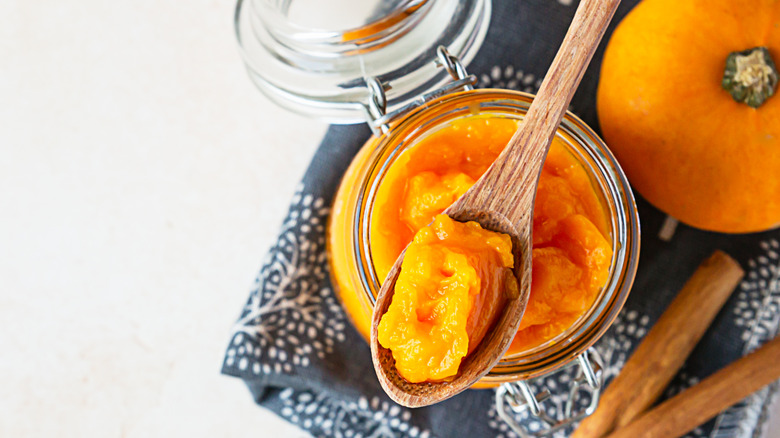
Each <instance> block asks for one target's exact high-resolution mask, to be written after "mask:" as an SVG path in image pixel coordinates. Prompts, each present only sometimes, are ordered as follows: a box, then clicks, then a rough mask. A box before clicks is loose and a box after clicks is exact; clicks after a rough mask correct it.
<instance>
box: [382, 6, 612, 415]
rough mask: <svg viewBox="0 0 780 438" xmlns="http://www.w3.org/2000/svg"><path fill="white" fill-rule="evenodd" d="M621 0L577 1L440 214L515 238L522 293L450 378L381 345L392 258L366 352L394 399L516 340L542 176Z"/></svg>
mask: <svg viewBox="0 0 780 438" xmlns="http://www.w3.org/2000/svg"><path fill="white" fill-rule="evenodd" d="M619 3H620V0H582V1H581V2H580V4H579V7H578V8H577V12H576V14H575V15H574V20H573V21H572V24H571V26H570V27H569V31H568V32H567V33H566V37H565V38H564V40H563V44H562V45H561V48H560V49H559V50H558V54H557V55H556V56H555V59H554V60H553V62H552V65H551V66H550V70H549V71H548V72H547V75H546V76H545V78H544V81H543V82H542V85H541V87H540V88H539V93H538V94H537V95H536V98H535V99H534V101H533V103H532V104H531V107H530V108H529V109H528V113H527V114H526V115H525V118H524V119H523V122H522V124H521V125H520V127H519V129H518V131H517V132H516V133H515V135H514V136H513V137H512V139H511V140H510V141H509V144H507V146H506V148H505V149H504V150H503V152H501V154H500V155H499V156H498V158H497V159H496V161H495V162H494V163H493V165H492V166H490V168H489V169H488V170H487V172H485V174H484V175H483V176H482V178H480V179H479V180H478V181H477V182H476V184H474V186H473V187H471V189H470V190H469V191H467V192H466V193H465V194H464V195H463V196H462V197H461V198H459V199H458V200H457V201H455V203H454V204H452V205H451V206H450V207H449V208H448V209H447V210H445V213H446V214H447V215H449V216H450V217H452V218H453V219H455V220H458V221H461V222H466V221H476V222H479V223H480V224H481V225H482V227H483V228H485V229H489V230H493V231H498V232H501V233H505V234H508V235H510V236H511V237H512V243H513V251H514V256H515V264H514V274H515V277H516V278H517V280H518V284H519V285H520V294H519V297H517V298H515V299H510V300H508V301H507V303H506V306H505V307H504V308H503V309H502V310H501V314H500V316H499V317H498V318H497V321H496V323H495V324H494V326H493V328H492V329H491V330H489V331H488V333H487V334H486V335H485V337H484V338H483V339H482V341H481V342H480V345H479V346H477V347H476V349H474V351H472V352H471V353H470V354H469V355H467V356H466V357H465V358H464V359H463V361H462V362H461V364H460V368H459V371H458V374H457V375H456V376H455V377H454V378H453V379H452V380H450V381H447V382H436V383H429V382H424V383H410V382H408V381H406V380H405V379H404V378H403V377H401V375H400V374H398V371H397V370H396V368H395V360H394V359H393V356H392V353H391V351H390V350H388V349H386V348H384V347H382V346H381V345H379V342H378V341H377V326H378V325H379V321H380V319H381V318H382V315H384V314H385V312H387V308H388V306H389V305H390V302H391V300H392V297H393V293H394V291H395V282H396V280H397V278H398V274H399V272H400V270H401V263H402V261H403V258H404V253H403V252H402V253H401V255H400V256H399V257H398V260H396V262H395V265H393V268H392V269H391V270H390V273H389V274H388V276H387V279H386V280H385V282H384V283H383V284H382V288H381V290H380V291H379V295H378V296H377V300H376V304H375V305H374V313H373V318H372V324H371V357H372V360H373V362H374V369H375V370H376V373H377V377H378V378H379V383H380V384H381V385H382V388H384V390H385V392H386V393H387V394H388V395H389V396H390V398H392V399H393V400H395V401H396V402H397V403H399V404H401V405H403V406H407V407H419V406H428V405H432V404H434V403H437V402H440V401H442V400H445V399H447V398H450V397H452V396H454V395H456V394H458V393H460V392H461V391H463V390H465V389H467V388H468V387H470V386H471V385H473V384H474V383H475V382H476V381H477V380H479V379H480V378H482V377H483V376H484V375H485V374H487V373H488V371H490V370H491V369H492V368H493V366H495V365H496V363H497V362H498V361H499V360H500V359H501V358H502V357H503V356H504V354H505V353H506V350H507V348H509V345H510V343H511V341H512V339H513V338H514V335H515V333H516V332H517V329H518V327H519V326H520V319H521V318H522V316H523V311H524V310H525V306H526V304H527V303H528V296H529V294H530V291H531V244H532V242H533V240H532V236H531V230H532V228H533V208H534V199H535V196H536V186H537V184H538V182H539V175H540V173H541V170H542V165H543V164H544V159H545V157H546V156H547V151H548V149H549V148H550V143H551V142H552V139H553V137H554V136H555V132H556V131H557V129H558V125H559V124H560V123H561V119H562V118H563V116H564V114H565V113H566V108H567V107H568V106H569V103H570V102H571V99H572V96H573V95H574V91H575V90H576V88H577V85H579V83H580V80H581V79H582V76H583V74H584V73H585V68H586V67H587V65H588V63H589V62H590V59H591V58H592V56H593V52H594V51H595V50H596V47H597V46H598V43H599V41H600V40H601V37H602V36H603V35H604V31H605V30H606V28H607V25H608V24H609V21H610V19H611V18H612V15H613V14H614V13H615V9H617V6H618V4H619Z"/></svg>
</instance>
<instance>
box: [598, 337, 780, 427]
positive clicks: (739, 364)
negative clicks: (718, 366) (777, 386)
mask: <svg viewBox="0 0 780 438" xmlns="http://www.w3.org/2000/svg"><path fill="white" fill-rule="evenodd" d="M778 378H780V338H777V339H774V340H772V341H770V342H768V343H767V344H765V345H764V346H763V347H761V348H759V349H758V350H756V351H755V352H753V353H751V354H749V355H747V356H745V357H743V358H741V359H739V360H737V361H736V362H734V363H732V364H731V365H729V366H727V367H726V368H723V369H722V370H720V371H718V372H717V373H715V374H713V375H712V376H710V377H708V378H706V379H704V380H702V381H701V382H700V383H699V384H698V385H695V386H693V387H691V388H688V389H687V390H685V391H683V392H682V393H680V394H678V395H677V396H675V397H672V398H670V399H669V400H667V401H665V402H663V403H661V404H660V405H658V406H657V407H656V408H654V409H653V410H651V411H650V412H647V413H646V414H644V415H642V416H641V417H639V418H637V419H636V420H634V421H633V422H632V423H631V424H629V425H628V426H626V427H623V428H620V429H618V430H617V431H615V432H614V433H612V434H611V435H609V436H608V438H635V437H639V436H641V437H643V438H672V437H678V436H682V435H683V434H685V433H686V432H688V431H690V430H692V429H694V428H695V427H696V426H698V425H700V424H702V423H704V422H705V421H707V420H709V419H710V418H712V417H714V416H715V415H717V414H718V412H720V411H722V410H724V409H726V408H727V407H729V406H731V405H733V404H734V403H736V402H738V401H740V400H742V399H743V398H745V397H747V396H748V395H750V394H752V393H753V392H755V391H758V390H759V389H761V388H762V387H764V386H766V385H768V384H770V383H772V382H773V381H775V380H777V379H778Z"/></svg>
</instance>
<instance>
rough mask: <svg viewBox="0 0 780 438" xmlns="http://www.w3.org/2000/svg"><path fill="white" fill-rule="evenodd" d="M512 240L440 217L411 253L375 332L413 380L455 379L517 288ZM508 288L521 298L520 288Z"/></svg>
mask: <svg viewBox="0 0 780 438" xmlns="http://www.w3.org/2000/svg"><path fill="white" fill-rule="evenodd" d="M513 264H514V258H513V255H512V240H511V238H510V237H509V236H507V235H506V234H501V233H496V232H493V231H488V230H485V229H483V228H482V227H481V226H480V225H479V224H478V223H476V222H466V223H461V222H457V221H454V220H452V219H450V218H449V217H448V216H447V215H444V214H440V215H438V216H436V218H435V219H434V221H433V223H432V224H431V225H427V226H424V227H422V228H421V229H420V230H419V231H418V232H417V234H415V236H414V240H412V243H410V244H409V246H408V247H407V248H406V255H405V256H404V260H403V264H402V265H401V273H400V275H399V276H398V279H397V280H396V283H395V293H394V294H393V299H392V302H391V303H390V306H389V307H388V309H387V312H386V313H385V314H384V315H382V319H381V321H380V322H379V327H378V332H377V333H378V340H379V343H380V344H381V345H382V346H383V347H385V348H387V349H390V350H391V351H392V352H393V358H394V359H395V366H396V369H397V370H398V372H399V373H400V374H401V376H403V378H404V379H406V380H408V381H410V382H412V383H418V382H425V381H440V380H444V379H446V378H448V377H452V376H454V375H455V374H457V373H458V367H459V366H460V362H461V360H462V359H463V358H464V357H465V356H466V355H467V354H468V353H470V352H471V351H472V350H474V348H475V347H476V346H477V345H478V344H479V342H480V341H481V340H482V338H483V337H484V335H485V333H486V332H487V330H488V329H489V328H490V327H491V326H492V325H493V322H494V319H495V317H496V316H497V315H498V312H497V311H496V310H497V309H499V308H500V306H501V305H502V304H503V302H504V296H503V294H504V289H505V288H506V286H505V285H506V283H507V281H512V282H515V281H516V280H515V278H514V274H512V271H511V268H512V267H513ZM509 289H510V290H514V291H515V292H517V290H518V289H517V285H516V283H515V284H514V288H513V289H512V288H511V286H510V288H509Z"/></svg>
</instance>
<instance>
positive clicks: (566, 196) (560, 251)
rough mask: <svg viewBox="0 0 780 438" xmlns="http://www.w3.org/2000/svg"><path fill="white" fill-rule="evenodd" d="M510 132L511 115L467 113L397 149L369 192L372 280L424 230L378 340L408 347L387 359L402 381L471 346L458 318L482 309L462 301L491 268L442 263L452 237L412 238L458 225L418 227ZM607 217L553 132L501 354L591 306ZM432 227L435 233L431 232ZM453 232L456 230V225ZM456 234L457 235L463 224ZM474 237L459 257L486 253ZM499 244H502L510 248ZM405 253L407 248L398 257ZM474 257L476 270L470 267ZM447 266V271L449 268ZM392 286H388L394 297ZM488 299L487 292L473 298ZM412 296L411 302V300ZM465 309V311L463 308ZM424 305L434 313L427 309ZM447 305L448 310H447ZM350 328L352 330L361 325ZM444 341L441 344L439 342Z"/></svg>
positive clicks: (605, 253)
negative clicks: (527, 280) (524, 281)
mask: <svg viewBox="0 0 780 438" xmlns="http://www.w3.org/2000/svg"><path fill="white" fill-rule="evenodd" d="M516 129H517V122H515V121H514V120H510V119H500V118H489V117H484V116H473V117H467V118H464V119H460V120H457V121H454V122H452V123H451V125H449V126H447V127H445V128H443V129H440V130H439V131H437V132H435V133H433V134H431V135H429V136H427V137H425V138H423V139H422V140H420V141H419V142H418V143H417V144H415V145H412V146H410V147H409V149H408V150H406V151H404V153H402V154H401V155H400V156H399V157H398V158H397V160H396V162H395V163H393V165H392V166H391V167H390V169H388V171H387V175H386V176H385V179H384V180H383V181H382V184H381V185H380V186H379V189H378V190H377V195H376V198H375V205H374V210H373V214H372V222H371V229H370V235H369V240H370V244H371V255H372V258H373V262H374V267H375V269H376V271H377V275H378V277H379V278H380V279H384V278H386V277H387V274H388V272H389V271H390V268H391V267H392V265H393V264H394V263H395V260H396V258H397V257H398V255H399V254H400V253H401V251H402V250H403V248H404V247H406V245H407V244H409V243H410V242H411V241H412V239H413V237H414V235H415V233H416V232H417V231H418V230H421V229H425V230H429V231H425V232H424V233H423V235H422V237H420V240H421V242H415V244H417V243H420V245H419V246H418V245H415V246H416V247H417V249H412V255H414V258H413V259H412V261H413V262H414V263H415V265H413V266H412V271H414V276H411V275H410V278H409V283H408V284H404V285H403V288H402V290H404V291H405V292H403V294H402V295H403V296H404V297H405V298H404V303H406V305H408V306H413V307H414V309H403V312H399V313H398V314H397V315H395V312H394V314H393V316H392V319H388V320H387V322H385V321H383V322H385V327H384V328H385V335H386V338H385V341H388V345H400V344H401V343H402V342H404V341H406V342H408V344H406V345H405V346H404V347H403V348H404V349H407V350H414V349H415V348H416V349H418V350H417V351H416V352H414V353H413V354H412V355H411V356H410V357H409V358H407V359H404V360H402V361H399V358H398V357H397V356H396V361H397V364H399V363H400V362H408V365H409V366H410V370H408V371H407V372H406V373H407V374H408V376H407V374H403V373H404V372H402V375H404V376H405V377H407V379H408V380H410V381H417V380H413V379H422V380H426V379H430V380H435V379H441V378H444V377H446V376H447V375H453V374H454V372H453V369H454V370H455V372H457V366H458V364H459V363H460V359H461V358H462V357H464V355H465V354H466V353H467V351H468V349H469V348H473V347H474V346H476V345H477V344H478V341H479V337H477V338H474V340H475V341H476V342H471V343H469V342H468V338H467V337H464V331H463V327H464V320H465V319H466V318H467V316H468V315H469V314H470V312H471V311H472V310H473V313H474V315H480V314H482V316H485V314H483V313H482V312H483V311H484V309H481V308H480V306H475V305H474V304H471V306H469V305H468V303H470V302H471V300H474V299H475V298H474V297H473V296H474V295H476V296H477V297H478V296H479V294H478V292H479V290H480V287H479V281H480V280H481V281H483V282H485V281H486V282H488V283H491V282H492V281H493V280H492V278H491V275H493V274H491V272H493V271H495V269H494V270H493V271H491V270H490V269H484V266H482V264H483V263H485V262H482V261H480V262H479V263H476V262H474V261H473V260H471V262H467V261H463V260H461V262H459V264H457V265H453V266H448V263H455V262H454V261H451V260H446V259H447V257H453V258H454V257H455V254H458V253H460V254H464V251H462V250H460V249H458V248H459V247H458V244H456V243H449V242H447V241H446V240H445V241H443V242H435V243H436V244H435V245H434V248H433V249H423V246H424V244H423V243H422V242H423V241H429V239H435V236H434V235H436V233H437V232H440V230H442V229H444V228H443V227H445V226H446V227H449V226H451V227H453V228H452V229H457V228H458V226H459V225H458V224H454V225H453V224H447V223H446V222H445V221H444V220H441V219H437V220H436V221H435V222H434V224H433V225H432V227H430V228H423V227H425V226H426V225H428V224H429V223H431V221H434V218H436V216H437V215H438V214H440V213H441V212H442V211H443V210H444V209H445V208H447V207H448V206H449V205H450V204H451V203H452V202H453V201H454V200H455V199H457V198H458V197H459V196H460V195H462V194H463V193H464V192H465V191H466V190H468V189H469V187H471V185H472V184H474V182H475V181H476V180H477V179H479V177H480V176H481V175H482V173H484V172H485V171H486V170H487V168H488V167H489V166H490V164H491V163H492V162H493V160H494V159H495V158H496V157H497V156H498V154H499V153H500V152H501V150H502V149H503V148H504V146H505V145H506V144H507V142H508V141H509V139H510V138H511V137H512V135H513V134H514V132H515V130H516ZM607 224H608V217H607V215H606V212H605V211H604V208H603V206H602V204H601V203H600V201H599V197H598V195H597V194H596V192H595V190H594V188H593V185H592V183H591V180H590V178H589V177H588V174H587V172H586V171H585V169H584V168H583V167H582V166H581V165H580V164H579V163H578V162H577V160H576V159H575V158H574V157H573V156H572V155H571V154H570V153H569V152H568V151H567V149H566V146H565V145H564V143H563V140H561V139H559V138H557V137H556V139H555V140H554V141H553V144H552V147H551V148H550V152H549V154H548V156H547V159H546V161H545V164H544V167H543V170H542V175H541V178H540V180H539V187H538V190H537V193H536V203H535V209H534V224H533V278H532V285H531V295H530V297H529V301H528V306H527V307H526V310H525V314H524V316H523V319H522V322H521V324H520V329H519V330H518V332H517V334H516V335H515V338H514V339H513V341H512V345H511V346H510V348H509V351H508V354H513V353H518V352H522V351H525V350H528V349H530V348H533V347H536V346H538V345H540V344H542V343H544V342H545V341H548V340H550V339H552V338H554V337H555V336H557V335H559V334H561V333H563V332H564V331H565V330H566V329H567V328H569V327H570V326H571V325H572V324H574V322H575V321H576V320H577V319H578V318H580V317H581V316H582V315H583V314H584V313H585V312H586V311H587V310H588V309H589V308H590V307H591V306H592V305H593V303H594V301H595V300H596V298H597V296H598V294H599V291H600V290H601V288H602V287H603V286H604V284H605V283H606V281H607V279H608V275H609V268H610V264H611V260H612V245H611V243H610V240H609V237H608V236H609V233H608V231H607V230H608V226H607ZM466 226H468V225H466ZM437 227H439V228H438V229H439V231H436V230H437ZM468 231H469V232H473V231H474V230H468ZM483 232H484V230H483ZM456 233H457V234H458V235H460V234H461V232H460V231H457V232H456ZM463 233H466V232H465V230H464V231H463ZM445 234H446V233H445ZM466 234H467V235H469V236H471V234H468V233H466ZM470 238H471V237H469V239H470ZM483 238H484V239H486V240H485V241H484V242H483V243H482V246H479V245H478V244H477V243H476V242H473V241H471V240H468V239H467V240H468V244H467V245H466V246H467V248H468V249H467V251H465V254H469V255H470V256H471V255H473V254H471V252H470V251H471V250H472V249H474V250H475V254H478V255H480V256H481V255H483V254H494V253H493V252H491V251H493V250H490V251H488V250H486V248H487V247H489V246H490V244H489V242H492V241H493V240H492V239H494V236H491V237H483ZM496 239H497V238H496ZM456 240H457V239H456ZM413 248H414V247H413ZM508 251H511V245H510V249H509V250H508ZM409 255H410V254H409V253H407V255H406V257H407V258H408V257H409ZM418 258H419V260H418ZM466 258H467V259H468V258H469V257H466ZM489 258H490V259H495V260H494V261H491V262H490V263H495V264H496V265H498V266H506V265H505V264H500V263H496V261H497V260H498V258H499V256H498V255H497V254H494V255H491V256H490V257H489ZM475 263H476V265H479V266H480V269H476V268H475V267H474V266H475ZM404 266H405V264H404ZM469 266H470V267H471V268H470V269H469V268H468V267H469ZM453 267H455V268H456V269H454V270H453ZM450 271H452V272H453V273H456V274H458V275H460V276H463V278H465V280H463V283H462V284H461V281H457V284H458V286H459V287H458V288H457V289H458V291H457V293H456V296H457V297H456V296H453V297H452V298H450V297H449V292H450V289H449V288H450V285H449V284H448V283H447V282H448V281H451V280H447V279H446V278H445V277H446V276H447V275H446V273H448V272H450ZM466 280H468V281H466ZM422 283H425V285H424V287H422V288H420V290H418V291H416V292H415V291H412V290H407V289H414V288H415V287H419V285H420V284H422ZM466 285H468V286H466ZM396 287H397V288H398V286H396ZM461 287H462V289H461ZM440 290H442V291H445V290H446V291H447V293H448V295H447V297H448V298H446V299H442V298H428V297H431V296H433V297H435V295H434V294H437V293H439V291H440ZM466 290H468V294H466ZM484 290H485V289H483V291H484ZM398 291H399V290H398V289H396V294H398ZM453 292H455V291H454V290H453ZM489 296H490V294H489V293H486V294H484V295H483V297H489ZM415 299H417V300H420V301H416V302H415V301H414V300H415ZM442 303H443V304H442ZM393 304H395V302H393ZM420 304H422V305H420ZM437 306H442V307H437ZM469 307H473V308H472V309H471V310H469ZM431 309H436V310H435V312H434V310H431ZM414 310H418V311H419V312H418V313H417V317H418V320H417V321H414V320H413V318H414V313H413V312H414ZM450 311H452V312H455V313H454V314H452V315H449V314H447V312H450ZM431 312H434V313H436V314H435V316H434V317H433V321H434V322H433V323H431V320H430V318H431V315H433V314H432V313H431ZM440 312H443V313H440ZM389 318H390V317H389ZM473 319H474V321H482V325H483V326H484V327H483V329H485V330H487V328H489V326H490V324H488V323H487V322H485V321H483V320H482V319H480V318H473ZM483 319H484V318H483ZM404 321H406V322H408V323H410V324H409V325H408V332H406V333H400V332H401V331H403V330H405V329H402V328H398V327H391V326H392V325H396V324H401V323H402V322H404ZM439 326H441V327H444V326H446V327H447V329H449V327H450V326H452V327H454V328H453V329H452V330H453V332H452V333H447V334H445V333H440V332H435V331H426V330H427V329H428V328H431V329H432V330H433V329H434V328H435V329H436V330H439V329H440V327H439ZM358 328H359V329H360V330H361V332H363V331H364V330H366V328H363V327H358ZM442 330H444V328H442ZM476 332H478V330H477V331H475V330H474V328H473V327H472V333H476ZM399 333H400V334H399ZM466 333H468V330H466ZM477 334H478V333H477ZM483 334H484V333H483ZM466 336H467V335H466ZM381 339H382V338H380V342H382V340H381ZM445 339H446V340H448V342H449V344H448V345H446V346H440V345H439V343H441V342H442V341H444V340H445ZM383 345H385V344H384V343H383ZM385 346H386V347H387V345H385ZM423 350H427V351H428V352H429V354H431V357H436V358H437V359H441V361H440V362H438V361H434V362H436V363H434V365H433V366H429V365H426V363H423V362H422V361H421V360H420V358H421V357H422V356H423V355H422V354H419V353H420V352H422V351H423ZM395 354H396V351H395V350H394V355H395ZM418 356H419V357H418ZM398 366H399V370H400V369H401V368H400V365H398ZM453 367H454V368H453ZM450 373H451V374H450Z"/></svg>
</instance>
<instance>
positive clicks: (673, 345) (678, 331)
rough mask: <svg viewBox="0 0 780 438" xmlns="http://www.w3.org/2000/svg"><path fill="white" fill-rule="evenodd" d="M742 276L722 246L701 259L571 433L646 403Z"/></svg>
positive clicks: (624, 416) (601, 431)
mask: <svg viewBox="0 0 780 438" xmlns="http://www.w3.org/2000/svg"><path fill="white" fill-rule="evenodd" d="M743 275H744V271H743V270H742V268H740V266H739V264H738V263H737V262H736V261H735V260H734V259H732V258H731V257H729V256H728V255H727V254H726V253H724V252H722V251H715V252H714V253H713V254H712V255H711V256H710V257H709V258H708V259H706V260H705V261H704V262H702V264H701V265H699V267H698V268H697V269H696V272H694V274H693V276H692V277H691V278H690V279H689V280H688V282H686V283H685V285H684V286H683V288H682V290H681V291H680V292H679V294H678V295H677V297H676V298H675V299H674V301H672V303H671V304H669V307H668V308H667V309H666V311H665V312H664V314H663V315H662V316H661V318H660V319H659V320H658V322H657V323H656V324H655V325H654V326H653V328H652V329H650V331H649V332H648V334H647V336H646V337H645V339H644V340H643V341H642V343H641V344H639V347H637V349H636V351H635V352H634V354H633V355H632V356H631V358H630V359H629V360H628V362H626V365H625V366H624V367H623V370H622V371H621V372H620V374H618V376H617V377H615V380H614V381H613V382H612V383H611V384H610V385H609V386H608V387H607V389H606V390H605V391H604V394H603V395H602V396H601V400H600V401H599V407H598V409H596V412H594V413H593V415H591V416H590V417H588V418H585V419H584V420H583V421H582V422H581V423H580V426H579V427H578V428H577V430H576V431H574V434H573V435H572V438H598V437H601V436H603V435H606V434H607V433H609V432H611V431H612V430H613V429H617V428H620V427H622V426H625V425H627V424H628V423H630V422H631V420H633V419H634V418H636V417H637V416H638V415H639V414H641V413H642V412H644V411H645V410H646V409H647V408H648V407H650V406H651V405H652V404H653V402H655V400H656V399H658V397H659V396H660V395H661V393H662V392H663V390H664V388H666V386H667V385H668V384H669V382H670V381H671V380H672V378H673V377H674V376H675V374H677V371H678V370H679V369H680V367H681V366H682V364H683V363H684V362H685V359H686V358H687V357H688V355H689V354H690V353H691V351H692V350H693V347H695V346H696V344H697V343H698V342H699V340H700V339H701V337H702V335H704V332H705V331H706V330H707V327H709V325H710V324H711V323H712V320H713V319H714V318H715V315H716V314H717V313H718V311H719V310H720V309H721V307H723V304H724V303H725V302H726V300H727V299H728V297H729V295H731V291H733V290H734V288H735V287H736V286H737V284H738V283H739V281H740V279H741V278H742V276H743ZM637 436H639V435H637Z"/></svg>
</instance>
